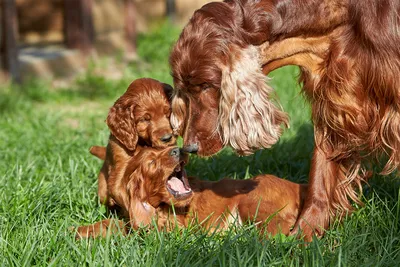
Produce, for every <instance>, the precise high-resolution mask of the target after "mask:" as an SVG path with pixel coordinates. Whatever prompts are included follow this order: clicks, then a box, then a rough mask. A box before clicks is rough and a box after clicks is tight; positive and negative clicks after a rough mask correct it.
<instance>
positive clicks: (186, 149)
mask: <svg viewBox="0 0 400 267" xmlns="http://www.w3.org/2000/svg"><path fill="white" fill-rule="evenodd" d="M182 150H183V152H186V153H197V151H199V145H198V144H197V143H195V144H190V145H187V146H184V147H183V149H182Z"/></svg>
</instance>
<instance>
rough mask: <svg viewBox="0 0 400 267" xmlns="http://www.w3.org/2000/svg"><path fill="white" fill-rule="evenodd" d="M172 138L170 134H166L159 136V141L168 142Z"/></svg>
mask: <svg viewBox="0 0 400 267" xmlns="http://www.w3.org/2000/svg"><path fill="white" fill-rule="evenodd" d="M171 139H172V134H166V135H164V136H163V137H161V138H160V140H161V141H163V142H164V143H168V142H169V141H171Z"/></svg>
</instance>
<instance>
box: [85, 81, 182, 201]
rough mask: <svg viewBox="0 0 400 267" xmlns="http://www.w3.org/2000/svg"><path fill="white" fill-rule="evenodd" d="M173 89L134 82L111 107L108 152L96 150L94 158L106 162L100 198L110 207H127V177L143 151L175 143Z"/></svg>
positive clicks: (103, 149) (101, 178)
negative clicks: (171, 116) (171, 93)
mask: <svg viewBox="0 0 400 267" xmlns="http://www.w3.org/2000/svg"><path fill="white" fill-rule="evenodd" d="M171 90H172V88H171V86H169V85H167V84H164V83H161V82H158V81H156V80H153V79H149V78H142V79H137V80H135V81H133V82H132V83H131V84H130V85H129V87H128V89H127V91H126V92H125V93H124V94H123V95H122V96H121V97H120V98H119V99H118V100H117V101H116V102H115V103H114V105H113V106H112V107H111V109H110V111H109V113H108V117H107V121H106V122H107V125H108V127H109V129H110V132H111V133H110V138H109V141H108V145H107V150H106V149H105V148H104V147H98V146H94V147H92V148H91V149H90V152H91V153H92V154H93V155H96V156H97V157H99V158H101V159H103V160H104V164H103V166H102V168H101V170H100V173H99V176H98V184H99V185H98V196H99V200H100V202H101V203H102V204H105V205H107V206H108V207H110V208H111V207H114V206H115V205H116V204H117V206H123V205H126V203H127V202H128V199H126V194H123V192H124V190H126V184H124V183H123V181H122V180H123V178H124V173H125V170H126V168H127V165H128V162H129V160H130V159H131V158H132V157H133V156H134V155H135V153H138V151H139V150H140V148H142V147H147V146H152V147H167V146H169V145H172V144H174V143H175V137H174V135H173V133H172V129H171V126H170V122H169V116H170V113H171V109H170V103H169V99H168V98H169V97H168V95H169V93H170V92H171Z"/></svg>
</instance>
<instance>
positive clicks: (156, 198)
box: [76, 147, 307, 238]
mask: <svg viewBox="0 0 400 267" xmlns="http://www.w3.org/2000/svg"><path fill="white" fill-rule="evenodd" d="M182 154H183V153H181V151H180V149H179V148H177V147H169V148H165V149H163V150H157V149H153V148H143V149H141V150H140V152H139V153H138V154H137V155H135V159H134V160H131V161H130V162H129V164H128V167H127V171H126V172H125V177H124V179H123V180H122V181H123V187H124V189H125V190H126V192H128V195H129V202H128V203H127V204H126V205H125V206H123V207H122V208H123V209H124V211H125V214H126V215H127V216H126V218H127V219H128V220H129V223H128V224H127V225H125V224H124V223H123V222H122V221H112V220H104V221H101V222H98V223H95V224H93V225H89V226H81V227H79V228H78V229H77V235H76V237H77V238H81V237H89V236H91V237H96V236H99V235H101V236H104V235H105V234H106V233H107V231H115V229H116V228H118V227H119V228H122V229H123V230H124V233H127V231H128V228H129V227H130V228H133V229H137V228H138V227H139V226H149V225H150V224H151V221H152V220H155V222H156V224H157V226H158V228H159V229H166V230H170V229H171V228H173V227H176V226H178V227H187V226H188V225H191V224H196V223H200V224H201V226H202V227H205V228H212V229H225V228H227V227H228V226H229V225H230V224H233V223H234V224H239V225H240V224H242V223H245V222H248V221H251V222H255V223H256V224H258V225H260V226H262V225H264V223H265V224H266V225H265V226H266V228H263V229H266V230H267V232H269V233H271V234H276V233H278V232H281V233H283V234H288V233H289V232H290V229H291V227H292V226H293V225H294V224H295V222H296V220H297V218H298V216H299V213H300V211H301V208H302V205H303V201H304V198H305V194H306V190H307V185H300V184H296V183H293V182H290V181H287V180H283V179H279V178H277V177H275V176H272V175H259V176H256V177H254V178H253V179H248V180H233V179H223V180H220V181H218V182H210V181H203V180H198V179H196V178H193V177H189V178H188V177H187V176H186V172H185V170H184V169H183V165H184V159H183V156H182Z"/></svg>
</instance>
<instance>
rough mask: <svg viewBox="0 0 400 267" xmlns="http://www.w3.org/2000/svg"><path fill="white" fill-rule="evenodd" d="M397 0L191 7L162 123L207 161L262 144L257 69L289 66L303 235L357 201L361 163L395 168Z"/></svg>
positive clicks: (265, 0) (270, 120)
mask: <svg viewBox="0 0 400 267" xmlns="http://www.w3.org/2000/svg"><path fill="white" fill-rule="evenodd" d="M399 44H400V1H399V0H363V1H360V0H303V1H297V0H288V1H273V0H227V1H224V2H218V3H217V2H214V3H209V4H207V5H205V6H203V7H202V8H201V9H199V10H197V11H196V12H195V13H194V15H193V17H192V18H191V19H190V21H189V23H188V24H187V25H186V27H185V28H184V29H183V31H182V33H181V35H180V37H179V40H178V41H177V43H176V44H175V46H174V48H173V50H172V52H171V56H170V65H171V68H172V75H173V79H174V84H175V89H174V90H175V91H174V98H173V103H172V112H173V114H172V116H171V122H172V124H173V127H174V128H175V130H176V131H178V132H180V133H182V134H183V136H184V143H185V145H186V146H187V150H191V151H197V153H198V154H199V155H202V156H208V155H211V154H214V153H216V152H217V151H219V150H220V149H221V148H222V147H223V146H226V145H229V146H231V147H233V148H234V149H235V150H236V151H237V152H238V153H239V154H249V153H252V152H253V151H254V150H256V149H260V148H268V147H270V146H271V145H273V144H274V143H275V142H276V141H277V140H278V138H279V136H280V134H281V131H282V128H281V127H282V125H287V123H288V119H287V117H286V115H285V113H284V112H283V111H282V110H281V109H280V107H279V105H276V104H275V103H274V102H273V101H272V100H271V97H270V95H271V91H272V88H271V87H270V86H268V84H267V83H265V76H264V74H268V73H269V72H270V71H271V70H273V69H276V68H279V67H281V66H284V65H297V66H300V69H301V76H300V82H301V83H302V85H303V92H304V94H305V95H306V97H307V98H308V100H309V101H310V103H311V106H312V120H313V123H314V135H315V144H316V145H315V149H314V152H313V158H312V164H311V170H310V177H309V184H310V186H309V192H308V195H307V199H306V202H305V206H304V209H303V211H302V214H301V217H300V219H299V220H298V221H297V223H296V228H295V230H294V232H297V231H298V230H299V229H301V230H302V231H303V234H304V235H305V237H306V238H307V239H308V240H309V239H310V238H311V236H312V235H313V234H314V233H315V234H317V235H321V234H322V233H323V229H326V228H327V227H328V226H329V223H330V222H331V221H332V219H333V218H334V217H335V216H339V217H341V216H342V215H344V214H346V213H347V212H348V211H350V210H351V209H352V206H351V202H350V201H351V200H353V201H356V202H358V201H359V195H358V193H357V191H356V190H355V189H357V187H358V188H360V185H361V182H362V181H363V180H365V179H366V168H365V164H363V163H364V161H366V160H370V159H371V158H376V157H380V158H381V156H382V155H383V157H385V158H386V159H387V163H386V165H385V167H384V169H383V170H382V173H384V174H388V173H390V172H392V171H393V170H395V169H397V168H398V166H399V163H400V151H399V150H400V45H399Z"/></svg>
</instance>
